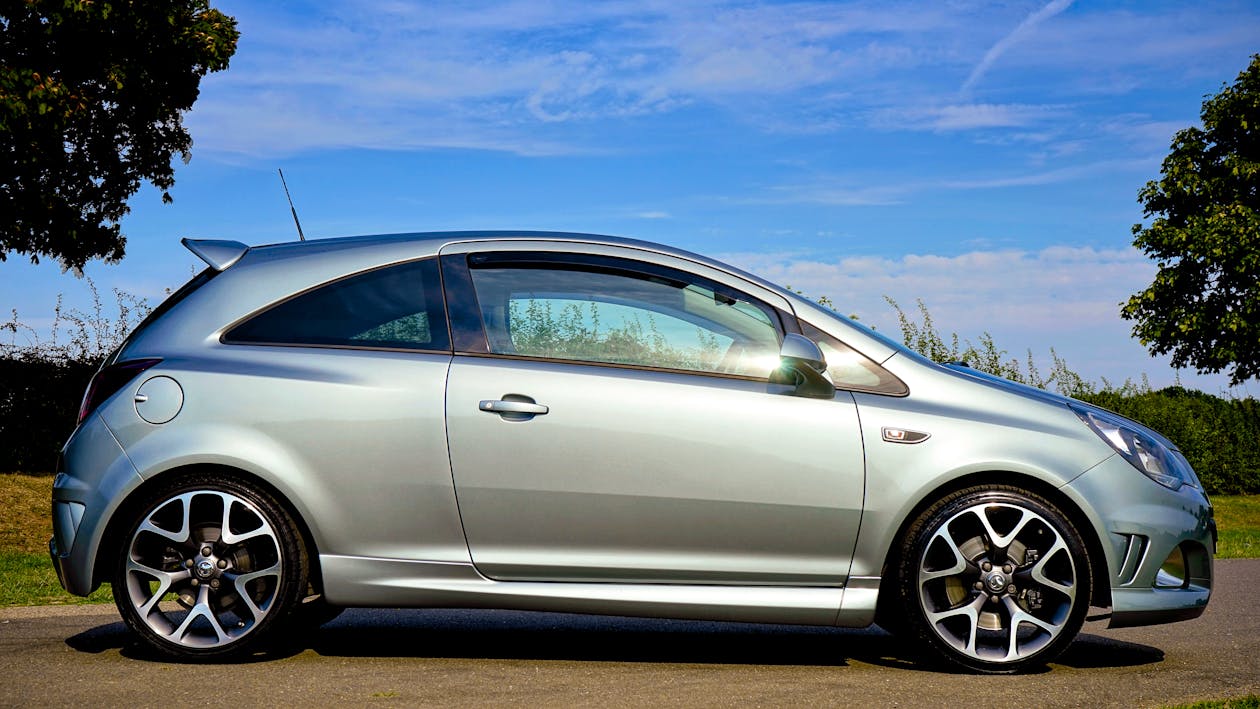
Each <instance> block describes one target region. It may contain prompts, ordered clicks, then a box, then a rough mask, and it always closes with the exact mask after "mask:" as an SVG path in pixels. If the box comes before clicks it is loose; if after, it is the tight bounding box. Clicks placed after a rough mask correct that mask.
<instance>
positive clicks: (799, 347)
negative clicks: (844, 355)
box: [770, 332, 836, 399]
mask: <svg viewBox="0 0 1260 709" xmlns="http://www.w3.org/2000/svg"><path fill="white" fill-rule="evenodd" d="M770 381H772V382H774V383H775V384H787V385H789V386H791V387H792V392H791V393H792V394H793V395H794V396H806V397H809V398H811V399H832V398H835V395H836V385H835V384H834V383H833V382H832V381H831V377H830V376H828V374H827V360H826V358H824V357H823V353H822V350H821V349H820V348H819V347H818V345H817V344H816V343H815V342H814V341H813V340H811V339H809V338H808V337H805V336H804V335H798V334H796V333H794V332H789V333H787V334H786V335H784V336H783V345H782V346H781V347H780V348H779V368H778V369H776V370H775V371H774V374H773V375H771V377H770Z"/></svg>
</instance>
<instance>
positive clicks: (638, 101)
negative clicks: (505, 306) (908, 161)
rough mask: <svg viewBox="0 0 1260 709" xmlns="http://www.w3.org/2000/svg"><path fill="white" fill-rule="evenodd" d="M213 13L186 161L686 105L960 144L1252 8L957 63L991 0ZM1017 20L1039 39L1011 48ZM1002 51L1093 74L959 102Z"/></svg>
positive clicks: (526, 4)
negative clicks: (220, 50) (234, 38)
mask: <svg viewBox="0 0 1260 709" xmlns="http://www.w3.org/2000/svg"><path fill="white" fill-rule="evenodd" d="M222 4H223V6H224V9H226V10H227V11H228V12H230V13H232V14H234V15H236V16H237V17H238V19H239V21H240V25H241V29H242V39H241V44H240V49H239V52H238V54H237V56H236V57H234V58H233V66H232V68H231V69H230V70H229V71H228V72H225V73H223V74H215V75H212V76H210V77H207V79H206V81H205V82H204V85H203V96H202V98H201V100H200V101H199V102H198V104H197V107H196V108H195V109H194V110H193V111H192V113H191V114H190V116H189V124H190V126H191V127H192V128H193V129H194V137H195V138H196V140H197V141H198V150H199V151H200V152H206V151H209V152H216V153H231V154H235V155H255V156H268V155H276V154H281V155H283V154H292V153H299V152H304V151H310V150H319V149H347V148H350V149H353V148H369V149H382V148H388V149H404V150H412V149H425V148H461V149H480V150H493V151H507V152H514V153H519V154H523V155H556V154H589V153H598V152H601V151H607V150H610V149H617V146H610V144H609V143H611V142H612V141H610V140H608V139H606V138H604V137H603V136H604V134H603V133H602V132H600V131H594V130H590V129H589V128H588V126H591V125H594V124H597V123H604V122H614V123H618V124H623V125H634V122H635V121H640V122H645V123H646V122H648V121H652V120H655V119H657V118H659V117H661V116H669V115H679V116H684V117H685V116H692V115H697V114H704V115H706V116H713V115H719V116H723V117H724V118H725V119H727V120H728V121H730V122H732V123H742V124H743V125H745V126H747V127H748V128H749V129H751V130H754V131H761V132H764V133H774V134H791V135H818V134H836V135H844V134H849V133H852V132H853V131H856V130H862V129H865V128H866V127H869V125H872V124H873V125H875V126H877V127H880V128H882V129H885V130H893V131H901V130H918V131H935V132H940V133H967V134H974V135H977V136H979V135H981V134H984V133H986V132H993V131H1005V130H1010V129H1012V128H1029V127H1040V126H1043V125H1044V124H1045V123H1046V122H1047V121H1052V120H1055V119H1058V118H1061V117H1063V116H1067V115H1073V114H1075V113H1077V112H1078V111H1080V110H1081V107H1080V105H1079V103H1078V101H1077V99H1078V98H1079V97H1080V95H1081V93H1080V92H1085V93H1089V92H1091V91H1098V90H1105V91H1126V92H1127V91H1135V90H1138V89H1141V88H1142V87H1143V86H1148V85H1150V84H1151V83H1152V82H1157V81H1164V80H1166V73H1167V72H1166V70H1167V68H1168V67H1170V66H1173V67H1179V66H1181V65H1188V64H1189V63H1188V62H1184V61H1182V62H1180V63H1179V61H1178V60H1179V59H1185V58H1187V57H1195V56H1198V54H1196V53H1202V52H1203V51H1208V50H1210V51H1224V50H1223V49H1222V48H1230V47H1236V46H1243V45H1246V46H1250V43H1249V42H1248V41H1247V39H1246V37H1249V36H1254V31H1255V30H1256V29H1257V20H1256V18H1255V17H1254V13H1251V14H1248V13H1240V12H1233V13H1231V14H1232V15H1233V16H1236V18H1235V21H1234V22H1232V23H1230V26H1229V27H1228V28H1227V31H1226V30H1222V28H1221V25H1222V23H1221V22H1219V21H1213V20H1212V19H1211V18H1210V17H1207V19H1204V18H1205V17H1206V15H1207V13H1203V12H1198V13H1190V12H1188V11H1187V12H1182V11H1180V10H1175V9H1168V8H1160V9H1158V10H1154V11H1152V12H1149V13H1145V14H1143V15H1142V16H1141V17H1139V18H1137V19H1136V20H1135V19H1134V18H1133V17H1132V16H1131V15H1132V13H1131V12H1129V13H1126V11H1124V10H1114V9H1109V8H1106V7H1093V6H1090V7H1082V8H1080V11H1079V12H1077V11H1074V12H1070V13H1065V14H1063V15H1062V17H1061V18H1060V19H1059V20H1056V21H1055V22H1047V20H1049V19H1050V18H1051V17H1055V16H1056V15H1059V14H1060V13H1063V12H1064V10H1065V9H1067V7H1068V6H1069V5H1070V2H1069V0H1054V1H1053V2H1049V3H1048V4H1045V5H1042V6H1041V7H1040V8H1039V9H1038V10H1037V11H1036V12H1033V13H1032V14H1029V15H1027V16H1024V17H1023V18H1022V20H1021V21H1019V22H1018V24H1017V25H1016V27H1015V29H1014V30H1012V31H1011V32H1009V33H1008V34H1007V35H1006V36H1004V37H1002V38H1001V39H1000V40H998V41H997V42H996V43H995V44H993V45H992V46H991V47H990V49H989V50H988V52H986V54H985V55H984V58H983V59H982V60H981V61H980V62H979V63H978V64H975V65H974V66H972V62H973V61H974V60H973V58H972V57H973V55H972V54H971V53H970V52H968V51H967V49H966V48H967V47H974V46H977V45H981V44H983V43H985V42H986V41H991V39H986V33H987V29H986V28H988V27H991V26H992V22H993V21H995V18H998V21H1007V20H1009V21H1011V22H1014V21H1015V18H1014V17H1011V16H1010V11H1009V10H1008V9H1007V8H1006V7H1005V6H989V5H984V4H962V5H951V4H946V3H940V4H930V3H929V4H926V5H925V4H923V3H908V2H907V3H902V2H874V1H873V0H855V1H848V2H830V1H824V0H802V1H798V2H790V3H770V2H764V3H763V2H757V1H754V2H743V1H742V0H700V1H699V2H694V3H677V2H667V1H665V0H645V1H643V2H629V1H624V0H621V1H614V2H600V3H577V4H575V3H557V2H548V1H547V0H539V1H527V0H491V1H490V2H486V3H477V4H475V5H473V4H467V3H457V2H426V3H419V2H409V1H405V0H371V1H367V2H351V1H350V0H329V1H328V2H324V3H311V4H303V5H300V6H296V5H295V6H290V5H288V4H286V3H282V2H278V3H246V2H244V0H223V3H222ZM1217 14H1218V15H1219V14H1221V12H1217ZM1218 19H1219V18H1218ZM1060 25H1062V26H1063V27H1061V26H1060ZM1069 30H1070V31H1069ZM1034 32H1035V33H1036V35H1037V37H1038V39H1039V40H1042V39H1044V40H1045V41H1044V42H1041V41H1039V42H1036V43H1034V42H1030V41H1028V39H1029V38H1030V37H1031V36H1032V35H1033V34H1034ZM1248 33H1250V34H1248ZM1016 46H1018V47H1019V50H1020V51H1018V52H1012V51H1011V50H1012V48H1014V47H1016ZM1122 50H1123V51H1122ZM1016 56H1018V58H1019V61H1021V62H1022V64H1021V67H1028V66H1033V67H1034V68H1058V67H1060V66H1063V65H1071V66H1080V63H1081V62H1083V61H1086V60H1085V59H1084V58H1085V57H1088V61H1089V62H1090V69H1091V71H1090V72H1088V73H1086V74H1080V75H1073V76H1071V77H1069V78H1068V79H1067V80H1066V81H1061V82H1057V83H1056V84H1055V95H1054V98H1053V99H1046V98H1044V97H1043V96H1041V95H1039V94H1036V93H1032V92H1024V91H1011V92H1008V93H1007V94H1006V95H1004V96H1002V97H995V98H994V100H989V101H984V102H971V101H965V100H964V101H960V100H959V98H958V93H957V91H956V90H955V89H954V86H955V85H956V84H955V83H954V82H955V81H956V78H955V77H957V76H958V75H959V74H960V73H962V72H966V71H968V69H970V74H969V76H968V79H967V81H966V82H964V84H963V87H964V92H963V93H964V94H965V93H966V91H967V90H969V89H971V88H972V87H973V86H975V85H976V84H977V82H979V81H981V80H982V78H983V77H984V76H985V74H986V73H987V72H989V71H990V70H991V69H992V68H993V67H994V66H995V62H998V61H1000V60H1002V58H1003V57H1005V58H1006V59H1007V60H1011V59H1014V58H1015V57H1016ZM1139 58H1140V60H1139ZM1152 66H1158V67H1159V71H1155V70H1152V69H1151V67H1152ZM1178 70H1179V71H1188V69H1178ZM1091 82H1093V83H1092V84H1091ZM1078 84H1079V86H1080V88H1079V89H1076V88H1074V87H1075V86H1077V85H1078ZM1098 86H1104V87H1106V88H1104V89H1099V88H1098ZM689 112H690V113H689ZM638 140H641V141H650V140H651V137H650V135H648V134H644V133H640V134H638Z"/></svg>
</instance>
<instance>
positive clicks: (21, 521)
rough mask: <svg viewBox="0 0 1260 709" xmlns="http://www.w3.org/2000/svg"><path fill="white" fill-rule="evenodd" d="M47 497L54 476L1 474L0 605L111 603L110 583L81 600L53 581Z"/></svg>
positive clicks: (50, 521)
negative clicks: (49, 557) (49, 548)
mask: <svg viewBox="0 0 1260 709" xmlns="http://www.w3.org/2000/svg"><path fill="white" fill-rule="evenodd" d="M51 500H52V476H50V475H21V474H17V473H12V474H0V510H4V514H2V515H0V608H3V607H5V606H35V605H41V606H42V605H53V604H63V603H64V604H73V603H110V602H112V601H113V596H112V595H111V594H110V591H109V586H108V585H104V586H102V587H101V588H99V589H97V590H96V592H95V593H93V594H92V595H90V596H88V597H87V598H81V597H79V596H72V595H70V594H69V593H66V592H65V591H63V590H62V589H61V584H59V583H57V572H55V571H53V567H52V562H51V561H50V560H49V559H48V538H49V537H51V536H52V519H51V517H50V507H51V506H52V501H51Z"/></svg>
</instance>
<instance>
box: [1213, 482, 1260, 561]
mask: <svg viewBox="0 0 1260 709" xmlns="http://www.w3.org/2000/svg"><path fill="white" fill-rule="evenodd" d="M1212 507H1213V508H1214V509H1215V511H1216V528H1217V530H1218V533H1219V539H1218V540H1217V543H1216V558H1218V559H1254V558H1256V557H1260V495H1217V496H1214V497H1213V498H1212Z"/></svg>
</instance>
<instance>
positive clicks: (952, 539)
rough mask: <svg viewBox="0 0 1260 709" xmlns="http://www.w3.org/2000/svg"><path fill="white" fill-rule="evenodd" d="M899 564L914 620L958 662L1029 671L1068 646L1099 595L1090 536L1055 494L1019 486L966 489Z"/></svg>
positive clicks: (939, 508)
mask: <svg viewBox="0 0 1260 709" xmlns="http://www.w3.org/2000/svg"><path fill="white" fill-rule="evenodd" d="M906 542H907V547H906V549H905V551H904V553H903V554H902V558H901V560H900V562H899V564H898V566H899V568H898V582H899V583H898V593H899V596H900V599H901V602H902V607H903V608H904V609H905V610H906V613H905V615H904V622H905V623H906V627H907V629H908V630H909V631H911V634H912V635H913V636H916V637H917V639H918V640H919V641H920V642H922V643H923V644H924V645H925V646H927V647H929V648H931V649H932V651H933V652H934V654H935V655H936V656H937V657H938V658H940V659H943V660H945V661H947V662H949V663H952V664H954V665H957V666H961V667H964V668H967V669H970V670H973V671H979V672H991V673H1009V672H1019V671H1022V670H1025V669H1028V668H1030V667H1035V666H1039V665H1042V664H1044V663H1046V662H1049V661H1050V660H1052V659H1054V658H1055V657H1056V656H1057V655H1058V654H1059V653H1061V652H1062V651H1063V650H1064V649H1065V648H1066V647H1067V646H1068V644H1069V643H1071V642H1072V639H1073V638H1074V637H1075V636H1076V634H1077V633H1078V632H1079V631H1080V628H1081V624H1082V623H1083V622H1084V619H1085V613H1086V611H1087V610H1088V608H1089V599H1090V568H1089V560H1088V557H1087V555H1086V551H1085V544H1084V542H1083V541H1082V540H1081V537H1080V534H1079V533H1078V532H1077V531H1076V529H1075V528H1074V527H1073V526H1072V523H1071V521H1069V520H1068V518H1067V516H1066V515H1064V514H1063V513H1062V512H1061V511H1059V510H1058V509H1057V508H1056V507H1055V506H1054V505H1053V504H1052V503H1051V502H1049V501H1048V500H1046V499H1044V498H1042V497H1040V496H1038V495H1035V494H1032V493H1030V492H1027V491H1024V490H1019V489H1017V488H1009V487H999V486H994V487H982V488H970V489H966V490H961V491H958V492H956V493H953V494H951V495H949V496H947V497H946V498H945V499H943V500H941V501H940V502H938V503H937V504H935V505H933V506H932V507H930V508H928V509H927V510H925V511H924V512H923V514H922V515H920V516H919V518H918V519H917V520H916V521H915V522H914V523H913V524H912V525H911V526H910V528H909V530H908V532H907V537H906Z"/></svg>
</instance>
